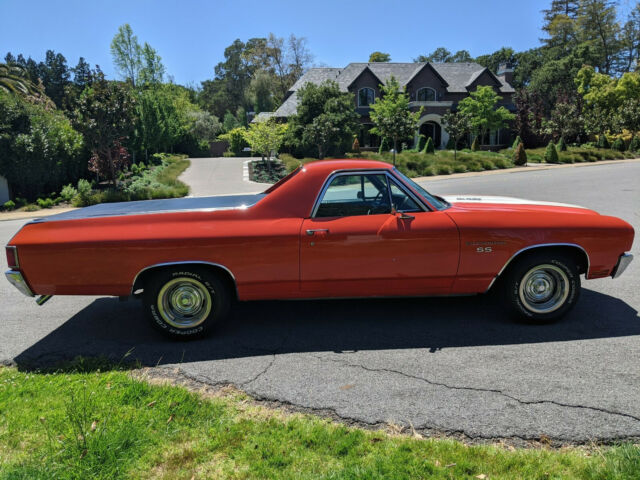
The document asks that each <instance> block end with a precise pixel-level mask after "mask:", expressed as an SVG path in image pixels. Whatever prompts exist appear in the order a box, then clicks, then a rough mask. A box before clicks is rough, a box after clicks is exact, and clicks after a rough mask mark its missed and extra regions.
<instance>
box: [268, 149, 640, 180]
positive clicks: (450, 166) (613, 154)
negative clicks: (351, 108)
mask: <svg viewBox="0 0 640 480" xmlns="http://www.w3.org/2000/svg"><path fill="white" fill-rule="evenodd" d="M544 151H545V148H535V149H527V159H528V161H529V162H532V163H540V162H544ZM512 155H513V151H512V150H511V149H506V150H501V151H500V152H487V151H477V152H472V151H471V150H469V149H465V150H460V151H458V152H457V155H454V152H453V150H436V152H435V153H433V154H426V153H420V152H412V151H404V152H402V153H399V154H398V155H396V166H397V167H398V169H399V170H400V171H401V172H402V173H404V174H405V175H407V176H409V177H424V176H431V175H450V174H452V173H465V172H481V171H483V170H496V169H503V168H512V167H514V166H515V165H514V164H513V160H512ZM638 156H640V154H638V153H634V152H618V151H616V150H609V149H607V150H605V149H601V148H586V147H569V149H568V150H567V151H565V152H558V157H559V160H560V163H577V162H597V161H600V160H615V159H623V158H637V157H638ZM347 157H350V158H368V159H371V160H380V161H383V162H387V163H391V162H393V156H392V154H390V153H388V152H385V153H382V154H379V153H375V152H362V153H359V154H355V153H348V154H347ZM280 160H281V161H282V162H283V163H284V165H285V167H286V169H287V172H291V171H293V170H295V169H296V168H297V167H298V166H299V165H302V164H305V163H308V162H313V161H316V160H317V159H315V158H302V159H297V158H294V157H293V156H291V155H289V154H286V153H285V154H282V155H280Z"/></svg>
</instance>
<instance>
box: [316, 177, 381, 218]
mask: <svg viewBox="0 0 640 480" xmlns="http://www.w3.org/2000/svg"><path fill="white" fill-rule="evenodd" d="M381 213H391V204H390V202H389V191H388V187H387V176H386V175H384V174H370V175H358V174H354V175H338V176H337V177H335V178H334V179H333V180H331V183H330V184H329V187H328V188H327V189H326V191H325V192H324V195H323V197H322V200H321V201H320V204H319V205H318V209H317V211H316V214H315V216H316V217H348V216H353V215H376V214H381Z"/></svg>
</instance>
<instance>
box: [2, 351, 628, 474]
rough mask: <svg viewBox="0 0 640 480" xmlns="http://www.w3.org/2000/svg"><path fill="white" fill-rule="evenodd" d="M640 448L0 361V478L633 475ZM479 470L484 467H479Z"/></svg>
mask: <svg viewBox="0 0 640 480" xmlns="http://www.w3.org/2000/svg"><path fill="white" fill-rule="evenodd" d="M638 471H640V448H639V447H638V446H637V445H636V446H634V445H631V444H624V445H619V446H615V447H593V448H591V449H585V448H576V449H561V450H551V449H544V448H539V449H512V448H511V449H507V448H505V447H502V446H495V445H476V446H466V445H464V444H462V443H460V442H458V441H454V440H443V439H422V438H417V435H416V436H414V437H410V436H403V435H397V434H389V433H385V432H382V431H375V432H373V431H366V430H361V429H358V428H351V427H346V426H344V425H341V424H337V423H333V422H330V421H328V420H323V419H320V418H317V417H314V416H310V415H303V414H286V413H284V412H282V411H278V410H271V409H267V408H266V407H263V406H260V405H257V404H255V403H253V402H251V401H250V399H248V398H247V397H246V396H245V395H244V394H242V393H241V392H237V391H231V392H229V393H227V394H225V395H217V396H213V395H209V396H207V397H205V396H202V395H197V394H195V393H191V392H189V391H187V390H185V389H184V388H181V387H175V386H166V385H165V386H162V385H152V384H149V383H146V382H143V381H139V380H137V379H136V377H134V376H133V375H132V372H128V371H123V370H118V369H115V370H110V371H106V372H103V371H100V368H99V365H97V366H96V365H87V364H85V365H82V364H79V365H78V366H76V367H73V368H67V369H65V371H62V372H59V373H44V372H20V371H18V370H16V369H15V368H7V367H0V478H2V479H18V478H24V479H27V478H28V479H45V478H46V479H49V478H60V479H72V478H74V479H75V478H83V479H85V478H92V479H118V478H164V479H174V478H186V479H189V478H192V477H194V476H195V478H238V479H249V478H256V479H257V478H272V479H280V478H283V479H284V478H296V479H311V478H314V479H315V478H333V479H355V478H388V479H394V480H395V479H414V478H434V479H438V478H442V479H449V478H456V479H458V478H460V479H473V478H476V477H477V476H478V475H482V474H484V475H487V476H488V478H491V479H513V478H539V479H546V478H554V479H570V478H586V479H619V480H623V479H632V478H637V473H638ZM480 478H482V477H480Z"/></svg>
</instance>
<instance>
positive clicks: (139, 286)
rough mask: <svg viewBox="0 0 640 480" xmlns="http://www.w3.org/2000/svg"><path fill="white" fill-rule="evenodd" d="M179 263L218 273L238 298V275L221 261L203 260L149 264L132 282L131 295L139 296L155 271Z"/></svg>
mask: <svg viewBox="0 0 640 480" xmlns="http://www.w3.org/2000/svg"><path fill="white" fill-rule="evenodd" d="M177 265H180V266H189V265H193V266H196V267H200V268H204V269H206V270H208V271H210V272H212V273H213V274H214V275H216V276H217V277H218V278H219V279H220V280H222V281H223V282H224V283H225V285H226V286H227V287H229V292H231V294H232V295H233V296H234V298H235V299H236V300H237V299H238V285H237V282H236V277H235V276H234V275H233V273H232V272H231V270H229V269H228V268H227V267H225V266H224V265H221V264H219V263H212V262H203V261H196V260H194V261H184V262H167V263H157V264H154V265H149V266H148V267H145V268H143V269H142V270H140V271H139V272H138V273H137V274H136V276H135V278H134V279H133V283H132V284H131V295H133V296H138V295H139V293H136V292H138V291H139V290H144V285H145V283H146V282H147V281H148V280H149V279H150V278H151V277H152V276H153V274H154V273H157V272H158V271H159V270H166V269H168V268H172V267H175V266H177Z"/></svg>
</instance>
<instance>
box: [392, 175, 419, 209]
mask: <svg viewBox="0 0 640 480" xmlns="http://www.w3.org/2000/svg"><path fill="white" fill-rule="evenodd" d="M391 201H392V202H393V207H394V208H395V209H396V210H397V211H398V212H419V211H421V210H422V209H421V208H420V206H418V204H417V203H416V202H415V200H413V199H412V198H411V197H410V196H409V195H407V194H406V193H405V192H404V190H401V189H400V187H398V186H397V185H396V184H395V182H391Z"/></svg>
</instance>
